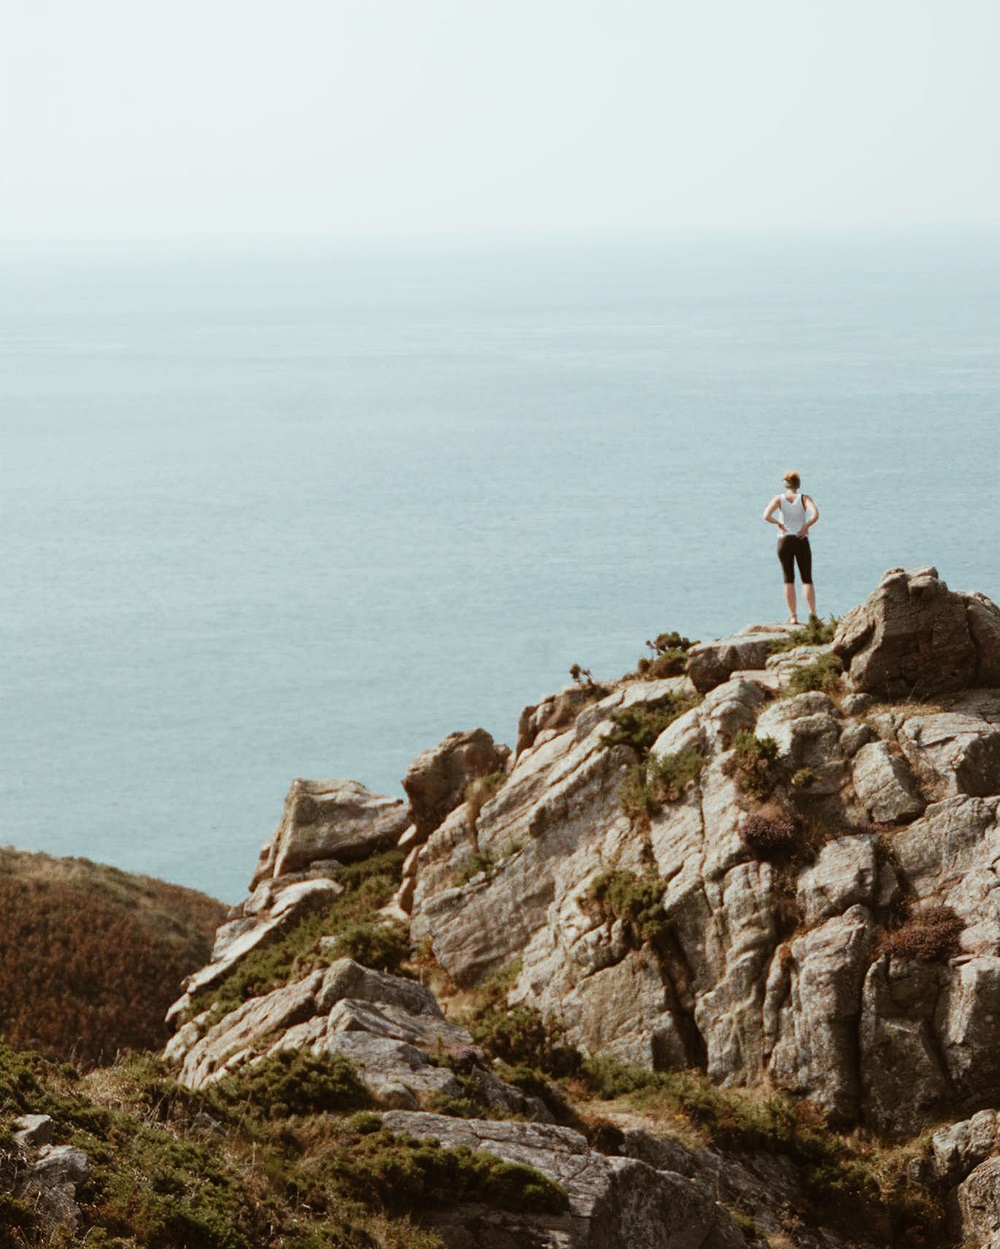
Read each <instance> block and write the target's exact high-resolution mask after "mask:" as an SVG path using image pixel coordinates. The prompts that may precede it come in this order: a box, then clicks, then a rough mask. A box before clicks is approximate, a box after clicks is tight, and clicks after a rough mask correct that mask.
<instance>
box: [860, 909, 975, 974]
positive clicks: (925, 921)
mask: <svg viewBox="0 0 1000 1249" xmlns="http://www.w3.org/2000/svg"><path fill="white" fill-rule="evenodd" d="M964 929H965V923H964V921H963V920H961V919H960V918H959V917H958V916H957V915H956V914H955V912H954V911H953V910H952V908H951V907H950V906H929V907H927V908H926V909H925V910H922V911H916V912H914V914H912V915H911V916H910V917H909V919H907V920H906V921H905V922H904V923H903V924H901V925H900V927H899V928H896V929H894V930H893V931H892V932H887V933H885V934H884V935H883V937H882V939H881V941H880V942H879V945H878V953H880V954H892V955H895V956H896V957H897V958H910V959H916V960H917V961H918V962H921V963H934V962H939V961H944V960H946V959H949V958H954V956H955V955H956V954H959V953H961V949H962V945H961V941H960V940H959V938H960V937H961V935H962V932H963V931H964Z"/></svg>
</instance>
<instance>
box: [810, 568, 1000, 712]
mask: <svg viewBox="0 0 1000 1249" xmlns="http://www.w3.org/2000/svg"><path fill="white" fill-rule="evenodd" d="M833 650H834V653H835V654H837V655H839V656H840V658H841V660H842V661H843V664H844V668H845V672H846V674H847V680H848V683H849V684H850V686H851V687H852V688H853V689H854V690H856V691H861V692H864V693H869V694H875V695H878V696H880V697H882V698H890V699H918V698H926V697H928V696H933V695H935V694H942V693H948V692H951V691H956V690H964V689H970V688H974V687H979V686H1000V608H998V607H997V606H996V604H995V603H992V602H991V601H990V600H989V599H988V598H986V597H985V596H984V595H981V594H961V593H957V592H954V591H952V590H949V589H948V587H947V585H946V584H945V583H944V582H943V581H942V580H941V579H940V578H939V577H938V573H937V569H936V568H931V567H927V568H917V569H914V570H912V571H910V572H906V571H904V570H903V569H902V568H892V569H890V570H889V572H887V573H886V574H885V575H884V576H883V577H882V580H881V581H880V582H879V584H878V588H877V589H876V590H875V591H874V592H873V593H872V594H871V595H870V596H869V597H868V599H867V600H866V601H865V602H864V603H863V604H861V606H860V607H855V608H854V609H853V610H852V611H850V612H848V613H847V614H846V615H845V616H844V618H843V619H842V620H841V622H840V625H839V626H838V628H837V633H836V635H835V637H834V639H833Z"/></svg>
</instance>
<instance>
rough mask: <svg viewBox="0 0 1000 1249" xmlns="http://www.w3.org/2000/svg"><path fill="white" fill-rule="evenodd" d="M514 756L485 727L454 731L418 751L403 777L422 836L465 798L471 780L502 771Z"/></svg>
mask: <svg viewBox="0 0 1000 1249" xmlns="http://www.w3.org/2000/svg"><path fill="white" fill-rule="evenodd" d="M509 757H510V749H509V748H508V747H507V746H498V745H497V743H496V742H494V740H493V738H492V737H491V736H490V734H489V733H487V732H486V730H485V729H472V730H471V731H469V732H465V733H451V734H449V736H448V737H446V738H445V739H444V741H443V742H440V743H439V744H438V745H437V746H434V747H432V748H431V749H430V750H425V751H424V752H423V754H420V755H417V757H416V759H414V760H413V762H412V763H411V764H410V767H409V771H408V772H407V773H406V776H405V777H404V778H403V788H404V789H405V790H406V796H407V797H408V798H409V800H410V818H411V821H412V823H413V826H414V827H415V829H416V830H417V835H418V837H419V839H420V840H423V839H424V838H426V837H427V836H428V835H429V834H430V833H432V832H433V831H434V829H435V828H437V827H438V825H439V824H440V823H441V822H442V821H443V820H444V819H445V817H446V816H447V815H449V814H450V813H451V812H452V811H454V809H455V808H456V807H457V806H458V805H459V804H460V803H461V802H463V801H464V797H465V790H466V787H467V786H468V785H469V783H470V781H474V780H477V779H478V778H479V777H482V776H489V775H490V774H491V773H493V772H502V771H503V770H504V768H505V767H506V764H507V760H508V758H509Z"/></svg>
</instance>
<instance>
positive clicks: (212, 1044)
mask: <svg viewBox="0 0 1000 1249" xmlns="http://www.w3.org/2000/svg"><path fill="white" fill-rule="evenodd" d="M322 980H323V973H322V972H319V971H316V972H312V973H311V974H310V975H309V976H307V977H306V978H305V979H304V980H298V981H295V982H294V983H292V984H288V985H282V986H281V988H278V989H274V990H272V992H270V993H266V994H264V995H263V996H262V997H256V998H251V999H250V1000H249V1001H248V1002H244V1003H243V1004H242V1006H239V1007H237V1009H236V1010H234V1011H230V1013H229V1014H228V1015H226V1016H225V1017H224V1018H223V1019H221V1020H219V1022H218V1023H216V1024H215V1025H213V1026H212V1027H211V1028H209V1029H208V1031H207V1032H206V1033H205V1034H204V1035H203V1036H201V1037H199V1039H198V1040H197V1041H196V1042H195V1043H194V1044H193V1045H192V1046H191V1047H190V1048H189V1049H188V1050H187V1052H186V1053H185V1054H184V1057H183V1060H182V1062H181V1067H180V1071H179V1072H178V1077H177V1078H178V1080H179V1081H180V1082H181V1083H182V1084H186V1085H187V1086H188V1088H192V1089H199V1088H204V1087H205V1086H206V1085H208V1084H211V1083H212V1082H213V1081H214V1080H217V1079H219V1078H220V1077H221V1076H223V1075H225V1074H226V1072H227V1071H228V1070H230V1069H231V1068H232V1067H233V1066H236V1065H239V1063H241V1062H243V1061H245V1060H246V1059H247V1058H249V1057H250V1056H252V1055H253V1054H254V1052H255V1049H256V1047H258V1046H259V1045H260V1044H261V1042H262V1040H263V1039H264V1038H270V1037H273V1036H274V1035H276V1034H278V1033H282V1032H285V1031H286V1030H287V1029H288V1028H290V1027H291V1026H292V1025H293V1024H298V1023H301V1022H303V1021H304V1020H306V1019H308V1018H310V1017H311V1016H312V1015H314V1014H315V997H316V991H317V990H318V989H319V986H320V984H321V983H322Z"/></svg>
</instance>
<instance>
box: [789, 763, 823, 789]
mask: <svg viewBox="0 0 1000 1249" xmlns="http://www.w3.org/2000/svg"><path fill="white" fill-rule="evenodd" d="M818 779H819V778H818V777H817V775H816V773H815V771H814V770H813V769H812V768H808V767H807V768H799V769H798V771H797V772H793V773H792V775H791V776H790V777H789V778H788V783H789V785H792V786H794V787H795V788H796V789H808V788H809V786H810V785H815V784H816V782H817V780H818Z"/></svg>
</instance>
